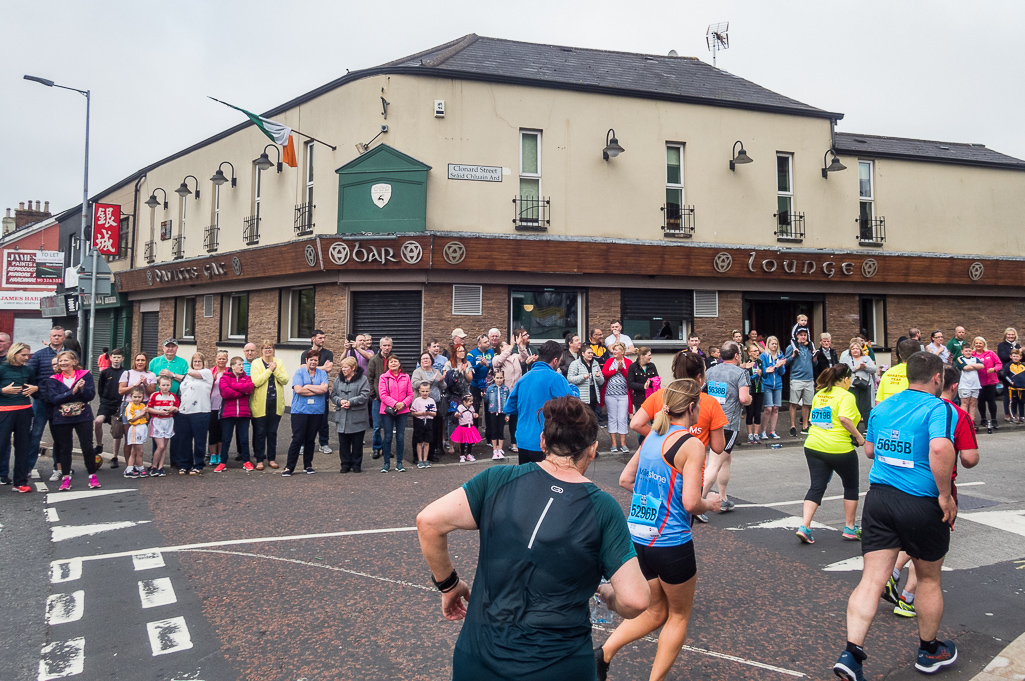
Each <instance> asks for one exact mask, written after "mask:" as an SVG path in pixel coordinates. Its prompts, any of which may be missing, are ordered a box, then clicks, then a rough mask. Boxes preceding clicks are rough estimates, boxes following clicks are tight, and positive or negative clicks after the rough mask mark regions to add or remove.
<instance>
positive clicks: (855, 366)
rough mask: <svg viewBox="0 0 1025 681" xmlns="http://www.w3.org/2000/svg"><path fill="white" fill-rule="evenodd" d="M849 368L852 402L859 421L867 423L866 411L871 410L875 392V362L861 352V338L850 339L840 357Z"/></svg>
mask: <svg viewBox="0 0 1025 681" xmlns="http://www.w3.org/2000/svg"><path fill="white" fill-rule="evenodd" d="M840 362H841V363H843V364H846V365H847V366H848V367H850V370H851V375H852V377H853V378H852V379H851V386H850V388H848V390H849V391H850V393H851V394H852V395H854V403H855V404H856V405H857V406H858V414H859V415H860V416H861V422H862V423H864V424H867V423H868V413H869V412H870V411H872V399H873V397H874V396H875V394H876V387H875V385H876V383H875V377H876V363H875V362H873V361H872V358H871V357H869V356H868V355H866V354H863V353H862V345H861V339H859V338H855V339H854V340H852V341H851V344H850V346H849V347H848V349H847V352H845V353H844V356H843V357H842V358H841V359H840Z"/></svg>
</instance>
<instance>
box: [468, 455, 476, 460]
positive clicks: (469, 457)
mask: <svg viewBox="0 0 1025 681" xmlns="http://www.w3.org/2000/svg"><path fill="white" fill-rule="evenodd" d="M466 460H467V461H476V460H477V457H475V456H474V455H473V454H467V455H466Z"/></svg>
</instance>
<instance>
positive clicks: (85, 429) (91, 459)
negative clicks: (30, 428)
mask: <svg viewBox="0 0 1025 681" xmlns="http://www.w3.org/2000/svg"><path fill="white" fill-rule="evenodd" d="M52 428H53V438H54V447H55V448H56V450H57V452H58V453H57V463H58V464H59V465H60V469H61V473H63V474H64V475H70V474H71V447H72V433H77V434H78V446H79V447H81V449H82V458H84V459H85V469H86V470H87V471H89V475H92V474H93V473H95V472H96V455H95V454H93V419H92V416H91V415H90V417H89V420H88V421H79V422H78V423H54V424H53V425H52Z"/></svg>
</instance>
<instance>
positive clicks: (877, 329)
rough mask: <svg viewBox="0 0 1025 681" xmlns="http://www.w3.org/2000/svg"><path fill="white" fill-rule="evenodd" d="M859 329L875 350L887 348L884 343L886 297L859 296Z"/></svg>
mask: <svg viewBox="0 0 1025 681" xmlns="http://www.w3.org/2000/svg"><path fill="white" fill-rule="evenodd" d="M860 308H861V309H860V313H861V314H860V319H861V328H862V329H863V330H865V331H866V332H867V334H868V340H870V341H872V346H873V347H876V348H885V347H889V346H888V345H887V343H886V297H885V296H861V299H860Z"/></svg>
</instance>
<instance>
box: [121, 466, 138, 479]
mask: <svg viewBox="0 0 1025 681" xmlns="http://www.w3.org/2000/svg"><path fill="white" fill-rule="evenodd" d="M123 477H126V478H137V477H139V472H138V471H136V470H135V469H134V468H126V469H125V474H124V476H123Z"/></svg>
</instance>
